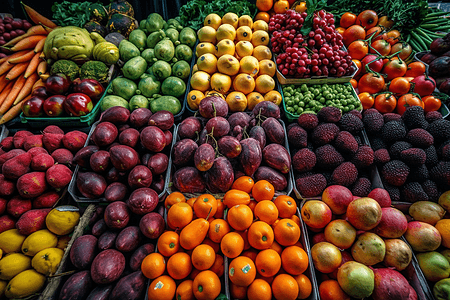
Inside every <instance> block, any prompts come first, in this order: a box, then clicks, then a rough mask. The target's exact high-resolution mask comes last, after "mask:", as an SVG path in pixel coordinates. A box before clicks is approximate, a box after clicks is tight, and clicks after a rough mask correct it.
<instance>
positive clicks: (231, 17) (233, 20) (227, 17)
mask: <svg viewBox="0 0 450 300" xmlns="http://www.w3.org/2000/svg"><path fill="white" fill-rule="evenodd" d="M222 24H230V25H232V26H233V27H234V28H237V27H238V24H239V17H238V15H237V14H235V13H232V12H229V13H226V14H224V15H223V17H222Z"/></svg>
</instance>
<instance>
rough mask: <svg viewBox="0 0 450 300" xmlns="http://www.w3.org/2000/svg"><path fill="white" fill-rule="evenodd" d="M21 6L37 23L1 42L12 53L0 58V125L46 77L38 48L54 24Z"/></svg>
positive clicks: (17, 111)
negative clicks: (7, 40)
mask: <svg viewBox="0 0 450 300" xmlns="http://www.w3.org/2000/svg"><path fill="white" fill-rule="evenodd" d="M22 4H23V3H22ZM23 5H24V4H23ZM24 8H25V11H26V12H27V14H28V16H29V17H30V19H31V20H32V21H33V22H34V23H36V24H39V25H35V26H33V27H31V28H30V29H28V31H27V32H26V33H25V34H23V35H21V36H18V37H16V38H14V39H12V40H10V41H9V42H8V43H6V44H5V45H3V47H7V48H8V49H9V50H11V51H13V53H12V54H10V55H9V56H6V57H4V58H2V59H0V116H1V118H0V124H4V123H6V122H8V121H10V120H11V119H13V118H15V117H16V116H17V115H19V113H20V112H21V110H22V104H23V103H24V102H25V101H26V100H27V99H28V98H30V97H31V93H32V91H33V90H34V89H35V88H36V87H39V86H43V85H44V82H43V81H44V80H45V79H46V78H47V77H48V76H49V74H48V72H47V62H46V61H45V59H44V55H43V53H42V50H43V49H44V43H45V39H46V37H47V35H48V33H49V32H51V31H52V29H53V28H55V27H56V25H55V24H54V23H53V22H51V21H50V20H48V19H47V18H45V17H44V16H42V15H40V14H39V13H37V12H36V11H35V10H33V9H32V8H30V7H28V6H26V5H24Z"/></svg>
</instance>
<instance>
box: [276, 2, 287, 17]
mask: <svg viewBox="0 0 450 300" xmlns="http://www.w3.org/2000/svg"><path fill="white" fill-rule="evenodd" d="M288 9H289V2H288V1H287V0H277V1H276V2H275V3H274V4H273V10H274V12H275V13H277V14H284V13H285V12H286V10H288Z"/></svg>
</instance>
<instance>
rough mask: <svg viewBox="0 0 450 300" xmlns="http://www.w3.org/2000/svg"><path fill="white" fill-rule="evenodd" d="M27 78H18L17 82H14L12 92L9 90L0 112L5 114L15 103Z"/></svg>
mask: <svg viewBox="0 0 450 300" xmlns="http://www.w3.org/2000/svg"><path fill="white" fill-rule="evenodd" d="M25 82H26V79H25V78H24V77H19V78H17V80H16V82H15V83H14V85H13V87H12V89H11V92H9V94H8V96H6V98H5V100H4V101H3V103H2V105H1V106H0V114H1V115H3V114H4V113H5V112H6V111H7V110H8V109H9V108H10V107H11V106H12V105H13V103H14V100H16V98H17V95H19V93H20V90H21V89H22V88H23V86H24V85H25Z"/></svg>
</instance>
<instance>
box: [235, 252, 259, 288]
mask: <svg viewBox="0 0 450 300" xmlns="http://www.w3.org/2000/svg"><path fill="white" fill-rule="evenodd" d="M228 275H229V278H230V280H231V282H232V283H234V284H236V285H238V286H249V285H250V284H251V283H252V282H253V280H254V279H255V277H256V267H255V264H254V263H253V261H252V260H251V259H250V258H248V257H245V256H238V257H236V258H235V259H233V260H232V261H231V262H230V265H229V267H228Z"/></svg>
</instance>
